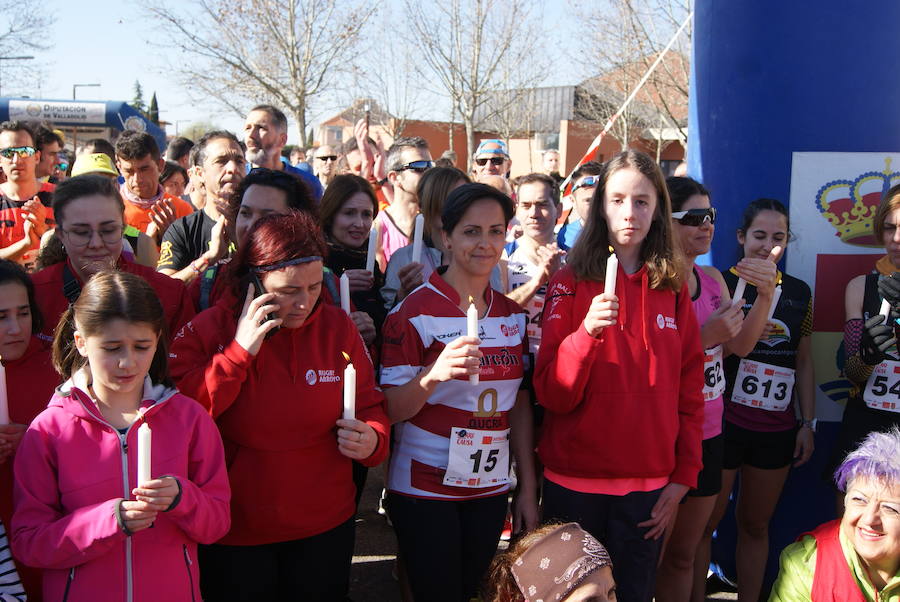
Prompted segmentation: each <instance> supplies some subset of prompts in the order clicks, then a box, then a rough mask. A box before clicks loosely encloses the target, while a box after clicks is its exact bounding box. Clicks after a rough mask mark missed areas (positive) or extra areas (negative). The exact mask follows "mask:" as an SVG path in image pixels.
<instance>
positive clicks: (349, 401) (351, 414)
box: [341, 351, 356, 420]
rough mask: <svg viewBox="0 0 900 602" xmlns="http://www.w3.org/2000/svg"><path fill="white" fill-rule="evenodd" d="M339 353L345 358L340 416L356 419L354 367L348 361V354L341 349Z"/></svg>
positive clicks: (345, 418) (346, 418)
mask: <svg viewBox="0 0 900 602" xmlns="http://www.w3.org/2000/svg"><path fill="white" fill-rule="evenodd" d="M341 355H343V356H344V359H345V360H347V367H346V368H344V409H343V412H342V414H341V418H343V419H344V420H356V368H354V367H353V363H352V362H351V361H350V356H349V355H348V354H347V353H346V352H344V351H341Z"/></svg>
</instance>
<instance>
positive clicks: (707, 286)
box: [692, 266, 725, 440]
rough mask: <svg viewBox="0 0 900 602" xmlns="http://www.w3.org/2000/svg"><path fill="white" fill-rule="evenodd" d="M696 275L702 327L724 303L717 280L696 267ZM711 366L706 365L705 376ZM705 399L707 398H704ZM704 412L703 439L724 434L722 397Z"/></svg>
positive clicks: (697, 307) (696, 302)
mask: <svg viewBox="0 0 900 602" xmlns="http://www.w3.org/2000/svg"><path fill="white" fill-rule="evenodd" d="M694 274H696V275H697V295H696V297H694V298H693V299H692V301H693V302H694V313H695V314H696V315H697V323H698V324H700V326H701V327H702V326H703V324H705V323H706V321H707V320H708V319H709V316H710V315H712V313H713V312H714V311H716V310H717V309H719V305H721V303H722V290H721V288H720V286H719V283H718V282H717V281H716V279H715V278H713V277H712V276H710V275H709V274H707V273H706V272H704V271H703V270H702V269H700V268H698V267H696V266H695V267H694ZM706 351H707V352H706V354H705V355H706V357H707V358H709V357H710V355H711V354H710V351H712V349H708V350H706ZM709 368H710V366H708V365H706V364H704V366H703V371H704V376H705V375H706V371H707V370H708V369H709ZM719 370H720V373H719V374H717V375H716V376H718V377H721V378H725V374H724V365H722V366H720V367H719ZM704 397H705V396H704ZM704 408H705V409H704V411H703V439H704V440H705V439H711V438H712V437H715V436H716V435H719V434H720V433H721V432H722V412H723V411H724V403H723V400H722V396H721V395H718V396H716V397H715V398H713V399H707V400H706V405H705V406H704Z"/></svg>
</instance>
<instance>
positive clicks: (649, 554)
mask: <svg viewBox="0 0 900 602" xmlns="http://www.w3.org/2000/svg"><path fill="white" fill-rule="evenodd" d="M661 492H662V490H661V489H657V490H656V491H647V492H644V491H634V492H632V493H629V494H627V495H602V494H596V493H581V492H578V491H572V490H571V489H566V488H565V487H562V486H561V485H557V484H556V483H554V482H553V481H550V480H549V479H544V520H545V521H551V520H555V521H561V522H576V523H579V524H581V527H582V528H583V529H584V530H585V531H587V532H588V533H590V534H591V535H593V536H594V537H596V538H597V540H598V541H599V542H600V543H602V544H603V545H604V546H606V549H607V551H609V556H610V558H611V559H612V563H613V578H614V579H615V580H616V599H617V600H618V601H619V602H650V600H652V599H653V589H654V585H655V582H656V565H657V564H658V563H659V554H660V552H661V550H662V541H663V540H662V537H660V538H659V539H656V540H654V539H644V534H645V533H646V532H647V531H648V529H646V528H642V527H638V526H637V525H638V523H642V522H644V521H645V520H648V519H649V518H650V511H651V510H652V509H653V506H654V504H656V501H657V500H658V499H659V495H660V493H661Z"/></svg>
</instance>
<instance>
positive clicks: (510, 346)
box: [381, 271, 528, 500]
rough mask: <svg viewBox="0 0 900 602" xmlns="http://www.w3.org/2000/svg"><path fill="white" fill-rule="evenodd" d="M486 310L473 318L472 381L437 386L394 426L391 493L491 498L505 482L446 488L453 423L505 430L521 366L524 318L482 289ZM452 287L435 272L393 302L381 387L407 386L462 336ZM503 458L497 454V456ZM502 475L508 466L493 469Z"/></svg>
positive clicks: (386, 326) (504, 488) (387, 324)
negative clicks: (477, 352) (478, 355)
mask: <svg viewBox="0 0 900 602" xmlns="http://www.w3.org/2000/svg"><path fill="white" fill-rule="evenodd" d="M484 294H485V300H486V301H487V304H488V309H487V313H486V315H485V317H483V318H481V319H480V320H479V321H478V328H479V338H480V339H481V351H482V353H483V354H484V357H483V358H482V360H481V370H480V376H479V383H478V384H477V385H473V384H471V383H470V382H469V379H468V378H466V377H463V378H457V379H453V380H450V381H447V382H442V383H439V384H438V385H437V386H436V387H435V389H434V393H433V394H432V395H431V397H429V398H428V400H427V402H426V403H425V405H424V406H423V407H422V409H421V410H420V411H419V413H418V414H416V415H415V416H413V417H412V418H410V419H409V420H407V421H405V422H401V423H398V424H396V425H394V447H393V450H392V451H391V465H390V471H389V477H388V489H389V490H390V491H393V492H396V493H401V494H404V495H411V496H415V497H425V498H432V499H445V500H459V499H471V498H477V497H485V496H490V495H497V494H500V493H503V492H505V491H507V490H508V489H509V485H508V483H506V482H504V483H501V484H499V485H494V484H487V485H486V486H483V487H482V486H473V484H472V483H469V484H468V486H453V485H446V484H444V483H445V476H446V475H447V472H448V471H447V468H448V461H449V455H450V447H451V439H450V436H451V433H452V431H453V429H454V428H457V429H468V430H476V431H505V430H506V429H508V428H509V418H508V415H509V411H510V410H511V409H512V408H513V405H514V404H515V402H516V395H517V393H518V391H519V387H520V385H521V382H522V376H523V372H524V369H525V354H526V352H527V349H528V341H527V336H526V334H525V324H526V317H525V314H524V312H523V311H522V309H521V308H520V307H519V306H518V305H517V304H516V303H515V302H513V301H512V300H510V299H508V298H507V297H505V296H503V295H501V294H500V293H498V292H496V291H494V290H493V289H492V288H490V287H488V288H487V289H485V293H484ZM459 304H460V299H459V295H458V294H457V292H456V291H455V290H454V289H453V288H452V287H451V286H450V285H449V284H447V282H446V281H445V280H444V279H443V278H442V277H441V275H440V274H439V273H438V272H437V271H435V272H434V273H433V274H432V275H431V278H430V279H429V280H428V282H427V283H425V284H424V285H422V286H420V287H419V288H418V289H416V290H415V291H413V292H412V293H411V294H410V295H409V296H408V297H406V298H405V299H404V300H403V302H402V303H400V304H399V305H397V307H395V308H394V310H393V311H392V312H391V313H390V314H389V315H388V318H387V321H386V322H385V324H384V329H383V337H384V344H383V347H382V358H381V359H382V367H381V386H382V387H383V388H384V389H388V388H390V387H395V386H398V385H403V384H406V383H407V382H409V381H410V379H412V378H413V377H415V376H416V375H417V374H418V373H419V372H420V371H421V370H422V369H423V368H424V367H425V366H428V365H429V364H431V363H432V362H434V361H435V360H436V359H437V357H438V355H440V353H441V351H442V350H443V349H444V346H445V344H446V343H448V342H450V341H453V340H454V339H456V338H458V337H460V336H464V335H465V334H466V314H465V312H463V311H462V310H461V309H460V308H459ZM501 457H502V456H501ZM498 468H502V470H501V471H498V472H503V473H504V474H506V475H507V476H508V469H509V467H508V466H502V467H498Z"/></svg>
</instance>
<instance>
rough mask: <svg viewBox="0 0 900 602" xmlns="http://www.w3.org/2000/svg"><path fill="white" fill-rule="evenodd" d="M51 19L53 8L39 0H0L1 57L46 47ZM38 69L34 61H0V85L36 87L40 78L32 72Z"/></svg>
mask: <svg viewBox="0 0 900 602" xmlns="http://www.w3.org/2000/svg"><path fill="white" fill-rule="evenodd" d="M54 22H55V19H54V18H53V15H52V11H50V10H49V9H48V8H47V6H46V4H45V3H42V2H39V1H38V0H0V56H2V57H13V56H26V55H29V53H31V52H38V51H41V50H47V49H48V48H50V46H51V44H50V43H51V42H52V41H53V32H52V30H51V27H52V25H53V24H54ZM39 69H41V65H40V64H37V63H35V61H34V60H0V70H2V71H0V85H3V87H5V88H7V89H10V88H26V87H27V88H31V87H33V88H34V89H38V88H39V87H40V84H39V78H38V77H33V74H36V72H37V70H39ZM31 93H32V94H33V92H31Z"/></svg>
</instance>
